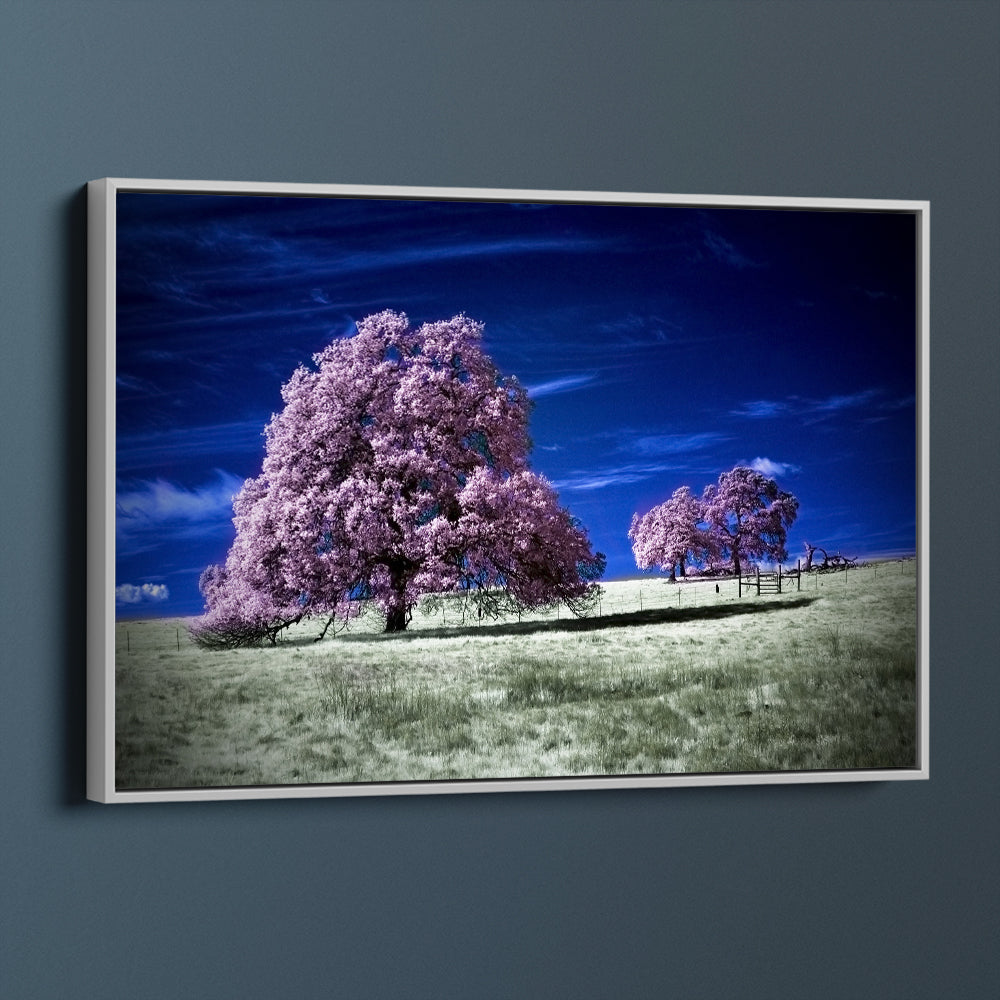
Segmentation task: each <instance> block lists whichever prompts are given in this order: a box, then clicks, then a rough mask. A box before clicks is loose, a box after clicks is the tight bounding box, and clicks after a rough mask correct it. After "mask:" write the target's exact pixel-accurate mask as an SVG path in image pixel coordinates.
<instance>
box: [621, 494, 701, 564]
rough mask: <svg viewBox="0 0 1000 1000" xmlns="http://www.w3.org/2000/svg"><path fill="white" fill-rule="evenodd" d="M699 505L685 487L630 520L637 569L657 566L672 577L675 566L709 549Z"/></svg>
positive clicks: (629, 535)
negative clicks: (668, 572) (667, 571)
mask: <svg viewBox="0 0 1000 1000" xmlns="http://www.w3.org/2000/svg"><path fill="white" fill-rule="evenodd" d="M703 517H704V515H703V508H702V503H701V501H700V500H699V499H698V498H697V497H695V496H693V495H692V493H691V489H690V487H688V486H681V487H680V488H679V489H677V490H674V493H673V496H671V497H670V499H669V500H666V501H664V502H663V503H661V504H659V505H658V506H656V507H654V508H653V509H652V510H650V511H649V512H648V513H646V514H643V515H642V517H640V516H639V515H638V514H634V515H633V516H632V525H631V527H630V528H629V532H628V537H629V539H630V540H631V542H632V552H633V553H634V555H635V563H636V565H637V566H638V567H639V569H649V568H650V567H651V566H659V568H660V569H661V570H670V575H671V578H673V577H674V576H675V575H676V569H675V568H676V566H677V565H678V564H679V565H680V566H681V575H682V576H683V575H684V565H685V562H686V561H687V560H688V559H689V558H695V559H697V558H700V557H701V556H703V555H704V554H706V553H707V551H708V550H709V548H710V546H711V539H710V536H709V534H708V533H707V532H706V531H705V529H704V528H703V527H701V521H702V520H703Z"/></svg>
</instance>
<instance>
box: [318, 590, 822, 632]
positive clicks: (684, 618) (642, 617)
mask: <svg viewBox="0 0 1000 1000" xmlns="http://www.w3.org/2000/svg"><path fill="white" fill-rule="evenodd" d="M816 600H818V598H816V597H793V598H791V599H789V600H784V601H768V602H767V603H765V602H763V601H760V602H757V601H754V602H753V603H752V604H748V603H746V602H740V603H736V604H709V605H704V606H702V607H696V608H649V609H647V610H645V611H623V612H619V613H617V614H610V615H594V616H592V617H589V618H559V619H556V620H555V621H537V620H536V621H526V622H504V623H502V624H496V625H460V626H455V627H451V628H447V627H444V628H422V629H417V630H415V631H413V632H397V633H395V634H386V633H378V634H371V633H367V634H357V633H355V634H351V633H347V632H342V633H341V634H340V635H338V636H337V641H338V642H398V641H404V642H405V641H408V640H412V639H454V638H459V637H462V636H484V637H485V636H489V637H491V638H496V637H500V636H516V635H537V634H540V633H559V632H566V633H569V632H598V631H601V630H602V629H609V628H638V627H641V626H643V625H679V624H682V623H684V622H711V621H722V620H724V619H726V618H735V617H738V616H739V615H766V614H770V613H771V612H774V611H788V610H790V609H793V608H804V607H807V606H808V605H810V604H812V603H813V601H816Z"/></svg>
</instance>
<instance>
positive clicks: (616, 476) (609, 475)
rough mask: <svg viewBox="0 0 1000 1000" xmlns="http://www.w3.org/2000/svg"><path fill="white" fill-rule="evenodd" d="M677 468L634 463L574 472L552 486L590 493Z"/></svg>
mask: <svg viewBox="0 0 1000 1000" xmlns="http://www.w3.org/2000/svg"><path fill="white" fill-rule="evenodd" d="M675 468H676V466H675V465H673V464H670V463H661V462H657V463H649V464H641V463H633V464H628V465H620V466H612V467H610V468H604V469H594V470H590V471H587V472H584V471H579V470H578V471H574V472H571V473H569V475H567V476H564V477H562V478H560V479H557V480H553V483H552V485H553V486H555V488H556V489H557V490H569V491H579V492H590V491H592V490H603V489H606V488H607V487H609V486H628V485H630V484H632V483H641V482H643V481H644V480H646V479H651V478H652V477H653V476H656V475H659V474H660V473H662V472H669V471H671V470H673V469H675Z"/></svg>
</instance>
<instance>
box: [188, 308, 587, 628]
mask: <svg viewBox="0 0 1000 1000" xmlns="http://www.w3.org/2000/svg"><path fill="white" fill-rule="evenodd" d="M481 341H482V325H481V324H480V323H477V322H474V321H473V320H471V319H469V318H467V317H466V316H456V317H454V318H453V319H450V320H446V321H441V322H434V323H425V324H423V325H422V326H420V327H419V328H414V327H411V326H410V323H409V321H408V319H407V317H406V316H405V315H403V314H401V313H394V312H390V311H386V312H382V313H378V314H377V315H374V316H369V317H368V318H367V319H365V320H363V321H361V322H360V323H359V324H358V329H357V333H356V334H354V335H353V336H351V337H346V338H343V339H338V340H335V341H333V342H332V343H331V344H330V345H329V346H328V347H327V348H325V349H324V350H323V351H321V352H320V353H319V354H317V355H315V357H314V361H315V365H316V367H315V368H313V369H309V368H306V367H300V368H299V369H297V370H296V371H295V373H294V374H293V375H292V377H291V379H290V380H289V381H288V383H287V384H286V385H285V386H284V387H283V389H282V398H283V399H284V403H285V406H284V409H283V410H282V411H281V412H280V413H278V414H276V415H275V416H274V417H272V419H271V422H270V424H269V425H268V426H267V428H266V431H265V434H266V453H265V457H264V463H263V468H262V470H261V474H260V475H259V476H258V477H256V478H255V479H250V480H248V481H247V482H246V484H245V485H244V487H243V489H242V491H241V492H240V494H239V495H238V496H237V497H236V499H235V501H234V512H235V518H234V522H235V525H236V540H235V542H234V543H233V546H232V548H231V550H230V552H229V555H228V558H227V561H226V565H225V567H218V568H210V571H207V573H206V575H205V576H203V581H202V582H203V593H204V594H205V596H206V602H207V614H206V616H205V617H204V618H203V619H202V620H201V621H200V623H199V625H197V626H196V627H195V634H196V636H197V634H198V630H199V629H201V630H203V631H204V632H205V633H206V634H213V635H214V634H216V632H217V631H218V630H219V629H220V628H221V629H222V632H223V634H224V633H225V631H226V628H227V627H229V628H231V629H232V630H233V631H234V633H235V634H237V635H242V634H244V633H246V634H250V635H253V633H254V632H255V631H256V632H257V639H256V641H259V640H260V638H270V639H271V640H272V641H273V640H274V637H275V636H276V635H277V632H278V631H280V629H281V627H283V625H282V623H284V624H289V623H291V622H292V621H296V620H299V619H300V618H301V617H303V616H306V615H322V616H325V617H326V618H327V620H328V623H329V621H331V620H334V619H336V618H338V617H342V618H346V617H348V616H349V615H350V614H352V613H356V612H357V609H358V607H359V601H361V600H364V601H366V602H370V603H374V604H375V605H376V606H377V607H378V608H379V609H380V610H381V612H382V613H383V615H384V617H385V630H386V631H387V632H401V631H403V630H405V628H406V627H407V625H408V623H409V621H410V619H411V616H412V612H413V608H414V606H415V604H416V603H417V601H418V599H419V598H420V596H421V595H423V594H427V593H436V592H441V591H454V590H462V591H464V592H466V593H467V594H468V595H469V596H470V597H471V598H472V599H474V600H477V601H478V602H479V604H480V609H481V610H483V611H485V612H487V613H491V614H499V613H501V612H502V611H505V610H522V609H527V608H533V607H539V606H545V605H551V604H553V603H555V602H564V603H566V604H567V605H569V607H570V608H571V609H573V610H574V611H576V612H578V613H583V612H584V611H585V610H586V608H587V607H588V606H589V603H590V602H592V601H593V599H594V598H595V594H596V585H595V583H594V581H595V580H596V579H598V578H599V577H600V575H601V573H602V572H603V569H604V564H605V560H604V556H603V555H602V554H601V553H597V554H594V553H593V552H592V550H591V547H590V543H589V541H588V538H587V534H586V532H585V531H584V529H583V528H582V526H581V525H580V524H579V522H578V521H577V520H576V519H575V518H573V517H572V516H571V515H570V514H569V513H568V511H566V510H565V509H564V508H562V507H561V506H560V505H559V501H558V497H557V495H556V493H555V491H554V489H553V488H552V486H551V485H550V484H549V483H548V482H547V481H546V480H545V479H544V477H542V476H539V475H537V474H535V473H533V472H532V471H531V470H530V469H529V467H528V458H527V456H528V450H529V447H530V443H529V440H528V433H527V425H528V411H529V405H530V404H529V400H528V398H527V394H526V393H525V391H524V389H523V387H522V386H521V385H520V384H519V383H518V382H517V380H516V379H515V378H513V377H503V376H501V374H500V372H499V371H498V370H497V368H496V366H495V365H494V364H493V362H492V361H491V359H490V358H489V357H488V356H487V354H486V353H485V352H484V350H483V348H482V342H481ZM244 610H245V613H244ZM236 625H242V627H243V631H242V632H241V631H240V629H238V628H236V627H235V626H236ZM212 630H216V632H213V631H212Z"/></svg>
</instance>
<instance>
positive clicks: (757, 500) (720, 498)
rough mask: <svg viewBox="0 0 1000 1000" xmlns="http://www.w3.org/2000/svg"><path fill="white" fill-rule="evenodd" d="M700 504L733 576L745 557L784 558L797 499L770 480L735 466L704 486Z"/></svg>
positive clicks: (760, 474)
mask: <svg viewBox="0 0 1000 1000" xmlns="http://www.w3.org/2000/svg"><path fill="white" fill-rule="evenodd" d="M702 504H703V512H704V515H703V516H704V518H705V521H706V522H707V524H708V528H709V531H710V532H711V533H712V536H713V537H714V539H715V541H716V543H717V544H718V546H719V548H720V549H721V550H722V552H723V553H728V554H729V556H730V557H731V558H732V561H733V571H734V572H735V573H736V575H737V576H739V575H740V574H741V573H742V568H743V561H744V560H745V559H774V560H777V561H779V562H780V561H781V560H783V559H787V558H788V553H787V552H786V551H785V540H786V538H787V532H788V528H790V527H791V525H792V522H793V521H794V520H795V517H796V515H797V514H798V510H799V501H798V500H797V499H796V498H795V497H794V496H792V494H791V493H787V492H785V491H784V490H780V489H778V484H777V483H776V482H775V481H774V480H773V479H768V478H767V476H765V475H763V474H762V473H760V472H757V471H756V470H754V469H749V468H747V467H746V466H742V465H738V466H736V467H735V468H734V469H731V470H730V471H729V472H724V473H723V474H722V475H721V476H719V481H718V483H716V484H714V485H712V486H708V487H706V488H705V492H704V494H703V496H702Z"/></svg>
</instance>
